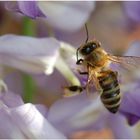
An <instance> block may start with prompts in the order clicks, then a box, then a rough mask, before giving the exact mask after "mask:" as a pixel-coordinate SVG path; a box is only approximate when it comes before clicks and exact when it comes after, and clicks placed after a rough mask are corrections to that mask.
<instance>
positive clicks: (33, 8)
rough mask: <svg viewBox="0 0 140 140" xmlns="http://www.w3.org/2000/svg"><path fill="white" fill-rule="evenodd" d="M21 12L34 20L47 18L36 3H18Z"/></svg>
mask: <svg viewBox="0 0 140 140" xmlns="http://www.w3.org/2000/svg"><path fill="white" fill-rule="evenodd" d="M18 6H19V9H20V11H21V12H22V13H23V14H25V15H27V16H29V17H32V18H36V17H45V16H44V15H43V13H42V12H41V11H40V9H39V8H38V6H37V2H36V1H18Z"/></svg>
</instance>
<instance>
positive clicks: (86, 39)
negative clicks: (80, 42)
mask: <svg viewBox="0 0 140 140" xmlns="http://www.w3.org/2000/svg"><path fill="white" fill-rule="evenodd" d="M85 28H86V34H87V38H86V41H85V43H87V41H88V37H89V35H88V28H87V24H85Z"/></svg>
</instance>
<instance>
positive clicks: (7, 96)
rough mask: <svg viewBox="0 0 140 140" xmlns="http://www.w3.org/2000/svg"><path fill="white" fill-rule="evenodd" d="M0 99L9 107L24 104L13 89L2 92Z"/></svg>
mask: <svg viewBox="0 0 140 140" xmlns="http://www.w3.org/2000/svg"><path fill="white" fill-rule="evenodd" d="M0 100H1V101H3V103H4V104H5V105H6V106H8V107H9V108H13V107H17V106H20V105H23V104H24V102H23V100H22V98H21V97H20V96H19V95H18V94H14V93H12V92H11V91H7V92H4V93H1V96H0Z"/></svg>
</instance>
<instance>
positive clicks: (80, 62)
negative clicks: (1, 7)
mask: <svg viewBox="0 0 140 140" xmlns="http://www.w3.org/2000/svg"><path fill="white" fill-rule="evenodd" d="M83 61H84V60H83V59H79V60H77V62H76V64H77V65H81V64H82V63H83Z"/></svg>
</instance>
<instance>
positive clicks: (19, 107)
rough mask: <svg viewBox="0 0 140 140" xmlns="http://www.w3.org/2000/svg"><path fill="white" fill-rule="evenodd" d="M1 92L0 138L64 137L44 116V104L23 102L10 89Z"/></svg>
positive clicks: (45, 113) (45, 112)
mask: <svg viewBox="0 0 140 140" xmlns="http://www.w3.org/2000/svg"><path fill="white" fill-rule="evenodd" d="M1 94H2V95H1V97H0V105H1V107H0V111H1V113H0V124H1V127H0V138H3V139H4V138H6V139H10V138H24V139H25V138H46V139H52V138H57V139H58V138H62V139H63V138H65V136H64V135H63V134H61V133H60V132H59V131H58V130H56V129H55V128H54V127H53V126H52V124H51V123H50V122H49V121H48V120H47V119H46V118H45V117H46V116H47V109H46V108H45V106H43V105H33V104H30V103H27V104H24V103H23V101H22V99H21V98H20V96H18V95H16V94H13V93H12V92H10V91H6V92H3V93H2V92H1Z"/></svg>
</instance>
